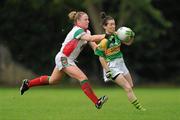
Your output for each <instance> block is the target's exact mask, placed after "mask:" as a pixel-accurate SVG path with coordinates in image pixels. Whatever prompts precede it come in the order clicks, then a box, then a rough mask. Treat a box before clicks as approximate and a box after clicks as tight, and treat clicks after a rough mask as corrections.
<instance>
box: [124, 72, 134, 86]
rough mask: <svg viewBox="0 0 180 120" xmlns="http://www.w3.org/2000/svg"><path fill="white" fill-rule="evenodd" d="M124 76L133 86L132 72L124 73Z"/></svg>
mask: <svg viewBox="0 0 180 120" xmlns="http://www.w3.org/2000/svg"><path fill="white" fill-rule="evenodd" d="M124 78H125V79H126V80H127V81H128V82H129V84H130V85H131V87H133V86H134V85H133V81H132V77H131V75H130V73H128V74H126V75H124Z"/></svg>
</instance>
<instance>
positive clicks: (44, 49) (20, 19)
mask: <svg viewBox="0 0 180 120" xmlns="http://www.w3.org/2000/svg"><path fill="white" fill-rule="evenodd" d="M134 2H135V3H136V4H134ZM178 2H179V1H177V0H152V1H151V0H144V2H141V1H140V0H137V1H136V0H130V1H126V0H120V1H119V0H115V1H113V2H112V1H111V2H109V1H108V0H97V1H96V0H95V1H89V0H87V2H83V1H82V0H77V1H71V0H53V1H49V0H1V1H0V44H3V45H6V46H8V48H9V49H10V51H11V54H12V58H13V60H14V61H16V62H18V63H20V64H22V65H23V66H25V67H27V68H30V69H31V70H32V71H34V72H35V73H36V74H39V75H41V74H51V71H52V70H53V67H54V57H55V55H56V53H57V52H58V51H59V49H60V47H61V43H62V42H63V41H64V38H65V36H66V34H67V33H68V31H69V30H70V29H71V27H72V25H73V24H72V23H71V21H69V20H68V17H67V15H68V13H69V12H70V11H71V10H83V11H85V12H88V14H89V15H90V18H91V21H92V22H91V26H90V30H91V31H92V33H97V32H98V29H99V28H100V26H99V24H100V23H96V24H95V23H93V20H92V17H91V16H92V15H95V16H98V15H99V12H100V11H105V12H107V13H108V14H110V15H112V16H113V17H115V19H116V20H117V21H118V22H117V26H118V27H119V26H129V27H131V28H132V29H133V30H134V31H135V33H136V41H135V42H134V44H133V45H132V46H130V47H126V46H123V47H122V50H123V53H124V58H125V61H126V63H127V66H128V67H129V68H130V71H132V72H133V74H134V76H137V78H138V79H140V80H141V82H142V83H146V82H169V83H180V70H179V69H180V47H179V46H178V45H179V43H180V41H179V38H180V34H179V32H180V30H179V28H180V24H179V21H180V18H179V16H178V13H179V12H180V8H179V7H178ZM79 3H82V4H79ZM115 6H116V7H115ZM92 7H99V9H97V10H96V9H95V12H93V13H91V12H92V11H90V8H92ZM94 19H95V18H94ZM97 21H98V19H97ZM78 65H79V66H80V67H81V68H82V69H83V70H84V71H85V73H87V74H88V75H90V76H98V78H100V79H102V75H101V66H100V64H99V62H98V58H97V56H94V55H93V52H92V50H91V49H90V47H87V48H85V49H84V51H83V52H82V54H81V55H80V59H79V63H78ZM92 69H93V71H94V73H93V72H92Z"/></svg>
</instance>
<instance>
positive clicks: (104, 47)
mask: <svg viewBox="0 0 180 120" xmlns="http://www.w3.org/2000/svg"><path fill="white" fill-rule="evenodd" d="M101 16H102V26H103V28H104V30H105V33H106V37H105V38H104V39H103V40H102V41H101V42H100V43H99V44H98V46H97V48H96V49H95V54H96V55H98V56H99V60H100V62H101V65H102V67H103V72H104V80H105V82H107V81H113V82H115V83H116V84H118V85H119V86H121V87H122V88H123V89H124V90H125V92H126V94H127V96H128V99H129V101H130V102H131V103H132V104H133V105H134V106H135V107H136V108H137V109H138V110H141V111H145V110H146V109H145V108H144V107H143V106H142V105H141V104H140V102H139V101H138V99H137V97H136V96H135V94H134V92H133V89H132V87H133V81H132V78H131V75H130V73H129V70H128V69H127V67H126V65H125V63H124V60H123V54H122V52H121V45H122V44H125V45H130V44H131V43H132V42H133V40H134V35H135V34H134V32H131V33H127V34H128V36H129V40H128V41H127V40H126V41H122V40H120V38H119V37H118V36H117V34H116V31H115V20H114V18H112V17H111V16H106V15H105V13H102V14H101Z"/></svg>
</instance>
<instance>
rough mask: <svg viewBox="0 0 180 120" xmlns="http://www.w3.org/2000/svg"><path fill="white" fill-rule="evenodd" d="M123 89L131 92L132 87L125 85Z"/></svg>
mask: <svg viewBox="0 0 180 120" xmlns="http://www.w3.org/2000/svg"><path fill="white" fill-rule="evenodd" d="M124 90H125V91H126V92H128V93H129V92H132V87H131V86H130V85H127V86H125V88H124Z"/></svg>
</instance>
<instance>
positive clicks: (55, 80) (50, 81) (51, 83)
mask: <svg viewBox="0 0 180 120" xmlns="http://www.w3.org/2000/svg"><path fill="white" fill-rule="evenodd" d="M58 83H59V79H55V78H52V77H50V79H49V84H50V85H55V84H58Z"/></svg>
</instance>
